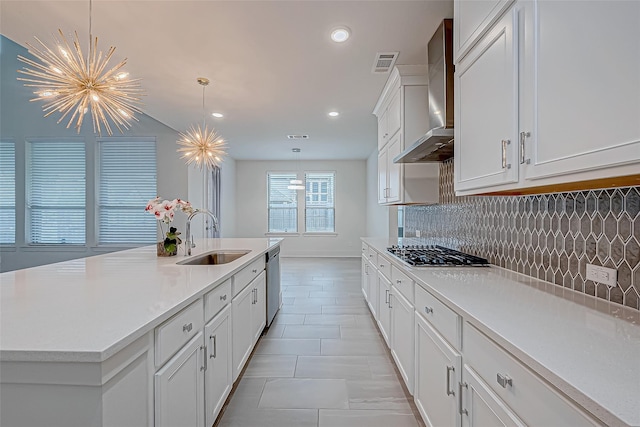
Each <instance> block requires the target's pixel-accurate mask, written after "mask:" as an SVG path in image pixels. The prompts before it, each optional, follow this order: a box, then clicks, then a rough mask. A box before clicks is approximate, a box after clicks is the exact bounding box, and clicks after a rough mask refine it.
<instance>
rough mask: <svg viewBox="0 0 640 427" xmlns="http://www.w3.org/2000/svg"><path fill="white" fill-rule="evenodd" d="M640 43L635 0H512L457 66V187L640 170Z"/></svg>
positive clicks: (499, 187)
mask: <svg viewBox="0 0 640 427" xmlns="http://www.w3.org/2000/svg"><path fill="white" fill-rule="evenodd" d="M594 28H598V29H602V30H600V31H598V30H593V29H594ZM639 50H640V3H639V2H627V1H592V2H585V3H581V6H580V7H575V4H574V3H571V2H561V1H557V2H548V1H526V0H525V1H519V2H516V3H515V4H514V5H513V7H512V8H511V9H509V10H508V11H507V12H506V13H505V14H504V15H503V16H502V18H500V19H499V20H498V21H497V22H496V23H495V24H494V26H493V27H491V29H490V30H489V31H488V32H487V33H486V34H485V35H484V36H483V37H482V38H481V39H480V41H479V42H477V44H476V45H474V46H473V47H472V48H471V50H469V52H468V53H467V54H466V55H465V56H464V57H463V58H462V59H461V60H460V62H459V63H458V67H457V70H456V78H455V82H456V130H455V138H456V143H455V159H454V162H455V163H454V164H455V168H454V169H455V189H456V193H457V194H458V195H469V194H478V193H486V192H497V191H513V190H520V189H524V188H532V187H544V186H550V185H555V186H557V185H559V184H563V185H564V184H568V183H573V185H574V188H580V184H576V183H578V182H581V181H589V180H602V179H607V178H617V177H624V176H631V175H637V174H638V164H639V163H640V127H639V126H638V122H637V117H640V102H639V101H638V100H639V99H640V98H639V94H640V55H637V54H630V53H629V52H638V51H639ZM558 64H562V66H558ZM613 64H615V65H613ZM622 182H625V181H622ZM589 188H593V187H589Z"/></svg>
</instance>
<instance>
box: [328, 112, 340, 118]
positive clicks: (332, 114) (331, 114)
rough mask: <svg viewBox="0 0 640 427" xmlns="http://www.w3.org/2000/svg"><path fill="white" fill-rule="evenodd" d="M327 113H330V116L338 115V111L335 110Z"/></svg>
mask: <svg viewBox="0 0 640 427" xmlns="http://www.w3.org/2000/svg"><path fill="white" fill-rule="evenodd" d="M329 115H330V116H331V117H337V116H339V115H340V113H338V112H337V111H331V112H330V113H329Z"/></svg>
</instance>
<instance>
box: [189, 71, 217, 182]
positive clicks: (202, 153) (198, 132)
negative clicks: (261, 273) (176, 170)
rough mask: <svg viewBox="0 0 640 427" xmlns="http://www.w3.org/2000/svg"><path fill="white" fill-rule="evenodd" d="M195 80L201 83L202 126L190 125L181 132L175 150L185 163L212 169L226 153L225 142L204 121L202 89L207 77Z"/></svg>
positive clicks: (204, 87)
mask: <svg viewBox="0 0 640 427" xmlns="http://www.w3.org/2000/svg"><path fill="white" fill-rule="evenodd" d="M197 82H198V84H200V85H202V127H201V126H200V125H192V126H191V127H190V128H189V129H188V130H187V132H186V133H182V132H181V133H180V139H179V140H178V145H181V147H180V148H178V150H177V151H178V153H182V156H181V157H180V158H181V159H186V161H187V165H190V164H192V163H194V164H195V165H196V166H197V167H199V168H200V169H202V168H203V167H206V168H207V169H214V168H215V167H217V166H218V165H219V163H220V162H221V161H222V157H223V156H224V155H225V154H226V151H225V149H226V144H225V141H224V139H222V137H221V136H219V135H218V134H217V133H216V132H215V130H214V129H213V128H211V129H209V127H208V126H207V125H206V123H205V116H206V114H205V110H204V91H205V89H206V88H207V85H208V84H209V79H207V78H204V77H198V79H197Z"/></svg>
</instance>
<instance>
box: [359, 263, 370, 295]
mask: <svg viewBox="0 0 640 427" xmlns="http://www.w3.org/2000/svg"><path fill="white" fill-rule="evenodd" d="M369 275H370V272H369V261H368V260H367V258H364V257H363V258H362V285H361V287H362V295H363V296H364V299H365V300H366V301H367V302H369Z"/></svg>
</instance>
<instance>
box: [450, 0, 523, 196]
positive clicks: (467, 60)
mask: <svg viewBox="0 0 640 427" xmlns="http://www.w3.org/2000/svg"><path fill="white" fill-rule="evenodd" d="M517 20H518V16H517V9H515V8H514V9H511V10H510V11H509V12H508V13H507V14H505V15H504V16H503V17H502V18H501V19H500V20H499V21H498V22H497V23H496V24H495V26H494V27H493V29H491V30H490V31H489V32H488V33H487V34H486V35H485V37H483V38H482V40H481V41H480V42H479V43H478V45H476V46H475V47H474V49H473V50H472V51H471V52H470V53H469V54H468V55H467V56H465V57H464V59H463V60H462V61H460V63H459V64H458V66H457V68H456V74H455V107H454V108H455V113H456V118H455V122H456V126H455V130H454V134H455V145H454V174H455V189H456V191H463V190H474V189H478V188H484V187H489V186H494V185H499V184H505V183H516V182H518V163H517V158H518V152H517V143H516V142H517V134H518V97H517V94H518V49H517V47H518V38H517V37H518V32H517V31H516V28H517V27H516V25H517Z"/></svg>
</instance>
